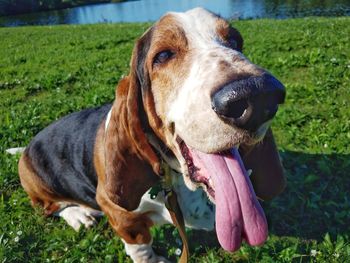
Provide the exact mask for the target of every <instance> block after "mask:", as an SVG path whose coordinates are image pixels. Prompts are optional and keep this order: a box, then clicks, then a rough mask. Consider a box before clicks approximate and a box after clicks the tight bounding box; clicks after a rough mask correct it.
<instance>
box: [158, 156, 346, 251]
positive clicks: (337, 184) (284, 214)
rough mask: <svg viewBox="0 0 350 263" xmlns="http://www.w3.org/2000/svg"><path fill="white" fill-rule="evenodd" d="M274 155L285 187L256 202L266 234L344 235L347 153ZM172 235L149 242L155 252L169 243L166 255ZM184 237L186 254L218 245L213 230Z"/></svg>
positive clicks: (304, 237) (302, 236) (305, 237)
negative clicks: (262, 213)
mask: <svg viewBox="0 0 350 263" xmlns="http://www.w3.org/2000/svg"><path fill="white" fill-rule="evenodd" d="M280 155H281V158H282V160H283V165H284V167H285V174H286V177H287V188H286V189H285V191H284V192H283V193H282V194H281V195H279V196H278V197H276V198H275V199H274V200H272V201H270V202H264V203H263V204H262V205H263V208H264V211H265V214H266V216H267V219H268V223H269V230H270V234H272V235H276V236H280V237H282V236H287V237H288V236H289V237H294V238H299V239H302V240H310V239H314V240H317V241H320V240H322V239H323V238H324V236H325V234H326V233H329V234H330V235H331V236H333V237H334V236H336V235H338V234H341V235H342V234H346V233H349V231H350V226H349V224H348V222H350V196H349V189H350V174H349V172H350V155H342V154H330V155H327V154H308V153H300V152H291V151H284V152H281V153H280ZM174 232H175V231H174V228H173V227H169V228H168V227H165V229H164V231H163V232H161V235H163V236H162V237H161V239H158V238H155V239H154V240H155V243H154V245H155V248H156V249H159V250H160V252H161V253H162V252H165V250H164V251H162V250H163V249H165V247H164V245H165V244H164V243H163V242H164V241H166V242H171V243H172V244H167V246H168V248H167V250H168V251H169V249H170V248H171V247H172V246H177V247H181V246H180V245H179V243H178V242H176V240H174ZM175 236H176V235H175ZM188 237H189V245H190V250H191V252H196V253H203V252H205V249H206V247H211V248H219V247H220V245H219V243H218V241H217V238H216V234H215V232H206V231H193V230H189V231H188ZM175 239H176V238H175ZM160 240H161V241H160Z"/></svg>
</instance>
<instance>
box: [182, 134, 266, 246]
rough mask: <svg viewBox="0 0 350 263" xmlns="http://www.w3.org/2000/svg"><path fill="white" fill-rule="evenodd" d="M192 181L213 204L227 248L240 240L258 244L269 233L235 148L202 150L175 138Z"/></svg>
mask: <svg viewBox="0 0 350 263" xmlns="http://www.w3.org/2000/svg"><path fill="white" fill-rule="evenodd" d="M177 142H178V144H179V147H180V150H181V154H182V156H183V158H184V159H185V161H186V165H187V169H188V173H189V177H190V179H191V181H192V182H194V183H195V184H197V185H201V186H202V187H203V188H204V189H205V190H206V191H207V193H208V195H209V196H210V199H212V200H213V201H214V202H215V205H216V220H215V221H216V233H217V236H218V240H219V242H220V244H221V246H222V247H223V248H224V249H225V250H228V251H235V250H237V249H239V247H240V245H241V243H242V240H246V242H247V243H248V244H249V245H261V244H262V243H264V242H265V240H266V239H267V235H268V227H267V222H266V218H265V215H264V212H263V209H262V208H261V206H260V204H259V202H258V201H257V199H256V195H255V192H254V190H253V186H252V184H251V182H250V179H249V177H248V173H247V171H246V169H245V168H244V165H243V161H242V159H241V157H240V154H239V152H238V149H237V148H232V149H229V150H226V151H224V152H219V153H211V154H208V153H203V152H200V151H198V150H195V149H193V148H191V147H190V146H187V145H186V143H185V142H184V141H183V140H181V139H180V138H178V139H177Z"/></svg>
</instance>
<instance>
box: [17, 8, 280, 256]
mask: <svg viewBox="0 0 350 263" xmlns="http://www.w3.org/2000/svg"><path fill="white" fill-rule="evenodd" d="M242 47H243V40H242V37H241V35H240V33H239V32H238V31H237V30H236V29H234V28H232V27H231V26H230V24H229V23H228V22H227V21H225V20H224V19H222V18H220V17H219V16H217V15H215V14H212V13H211V12H208V11H206V10H204V9H202V8H196V9H193V10H189V11H187V12H185V13H168V14H166V15H165V16H163V17H162V18H161V19H160V20H159V21H158V22H156V23H155V24H154V25H153V26H152V27H151V28H149V29H148V30H147V32H145V33H144V34H143V35H142V36H141V38H140V39H139V40H138V41H137V43H136V45H135V47H134V50H133V53H132V58H131V63H130V66H131V69H130V73H129V74H128V75H127V76H126V77H124V78H123V79H122V80H121V81H120V82H119V84H118V86H117V88H116V94H115V95H116V96H115V100H114V102H113V104H111V105H105V106H102V107H98V108H94V109H87V110H83V111H80V112H76V113H73V114H70V115H68V116H66V117H63V118H62V119H60V120H58V121H56V122H54V123H52V124H51V125H50V126H48V127H47V128H45V129H44V130H42V131H41V132H40V133H39V134H38V135H36V137H35V138H34V139H33V140H32V141H31V142H30V144H29V145H28V146H27V147H26V149H25V150H24V152H23V154H22V156H21V158H20V161H19V176H20V180H21V183H22V185H23V187H24V189H25V191H26V192H27V193H28V195H29V197H30V199H31V202H32V204H33V205H41V206H42V207H43V209H44V211H45V213H46V214H47V215H56V216H60V217H62V218H64V219H65V220H66V221H67V223H68V224H69V225H71V226H72V227H73V228H74V229H79V227H80V226H81V225H85V226H86V227H88V226H91V225H93V224H94V223H95V217H97V216H101V215H103V214H104V215H106V216H107V217H108V219H109V223H110V225H111V227H112V228H113V230H114V231H115V232H116V233H117V234H118V235H119V236H120V237H121V239H122V240H123V242H124V243H125V249H126V252H127V254H128V255H129V256H130V257H131V258H132V260H133V261H134V262H166V261H167V260H166V259H165V258H163V257H160V256H158V255H156V254H155V253H154V251H153V250H152V237H151V234H150V231H149V230H150V227H152V226H153V225H161V224H165V223H172V219H171V216H170V214H169V211H168V209H166V207H165V205H164V203H165V195H166V193H165V191H159V192H156V193H153V196H152V195H151V194H150V192H149V191H150V189H153V188H154V186H156V185H157V184H158V183H159V181H160V180H161V178H162V177H163V175H164V169H163V168H162V167H163V164H165V165H166V166H168V167H169V168H170V169H169V171H170V172H169V176H170V179H171V180H170V185H171V188H172V190H173V191H174V192H175V193H176V196H177V202H178V205H179V207H180V209H181V212H182V216H183V219H184V222H185V225H186V226H187V227H192V228H196V229H206V230H213V229H215V230H216V234H217V237H218V240H219V242H220V244H221V246H222V247H223V248H224V249H225V250H228V251H235V250H237V249H238V248H239V247H240V245H241V242H242V241H243V240H244V241H245V242H247V243H248V244H250V245H254V246H255V245H261V244H262V243H263V242H264V241H265V240H266V238H267V235H268V227H267V222H266V218H265V215H264V212H263V210H262V208H261V206H260V204H259V202H258V201H257V198H260V199H262V200H268V199H271V198H272V197H274V196H276V195H277V194H279V193H280V192H281V191H282V190H283V188H284V186H285V179H284V176H283V168H282V165H281V163H280V159H279V155H278V152H277V148H276V145H275V143H274V139H273V135H272V132H271V129H270V128H269V125H270V123H271V120H272V118H273V117H274V116H275V114H276V111H277V109H278V105H279V104H281V103H283V102H284V98H285V89H284V87H283V85H282V84H281V83H280V82H279V81H278V80H277V79H276V78H275V77H273V76H272V75H271V74H270V73H269V72H267V71H266V70H264V69H262V68H261V67H259V66H257V65H255V64H253V63H252V62H250V61H249V60H248V59H247V58H246V57H245V56H244V55H243V54H242ZM152 187H153V188H152Z"/></svg>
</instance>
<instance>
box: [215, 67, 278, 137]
mask: <svg viewBox="0 0 350 263" xmlns="http://www.w3.org/2000/svg"><path fill="white" fill-rule="evenodd" d="M211 99H212V108H213V110H214V111H215V112H216V113H217V114H218V115H219V116H220V117H221V118H223V119H226V120H228V121H229V122H230V123H233V124H234V125H236V126H237V127H240V128H242V129H246V130H249V131H256V130H257V129H258V128H259V127H260V126H261V125H262V124H263V123H264V122H266V121H268V120H270V119H272V118H273V117H274V116H275V114H276V112H277V109H278V104H281V103H283V102H284V99H285V89H284V86H283V84H282V83H281V82H279V81H278V80H277V79H276V78H274V77H273V76H271V75H270V74H267V73H265V74H263V75H261V76H254V77H248V78H245V79H240V80H235V81H232V82H230V83H227V84H225V85H224V86H223V87H221V88H220V89H219V90H218V91H216V92H215V93H214V94H212V96H211Z"/></svg>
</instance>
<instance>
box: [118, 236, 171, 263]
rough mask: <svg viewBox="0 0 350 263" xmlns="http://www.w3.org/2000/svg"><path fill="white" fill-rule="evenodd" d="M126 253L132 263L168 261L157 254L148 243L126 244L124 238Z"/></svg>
mask: <svg viewBox="0 0 350 263" xmlns="http://www.w3.org/2000/svg"><path fill="white" fill-rule="evenodd" d="M123 242H124V245H125V251H126V254H127V255H129V256H130V257H131V259H132V261H133V262H134V263H170V261H169V260H167V259H166V258H164V257H161V256H158V255H157V254H156V253H154V251H153V249H152V245H151V244H152V242H151V243H150V244H128V243H126V242H125V241H124V240H123Z"/></svg>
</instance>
